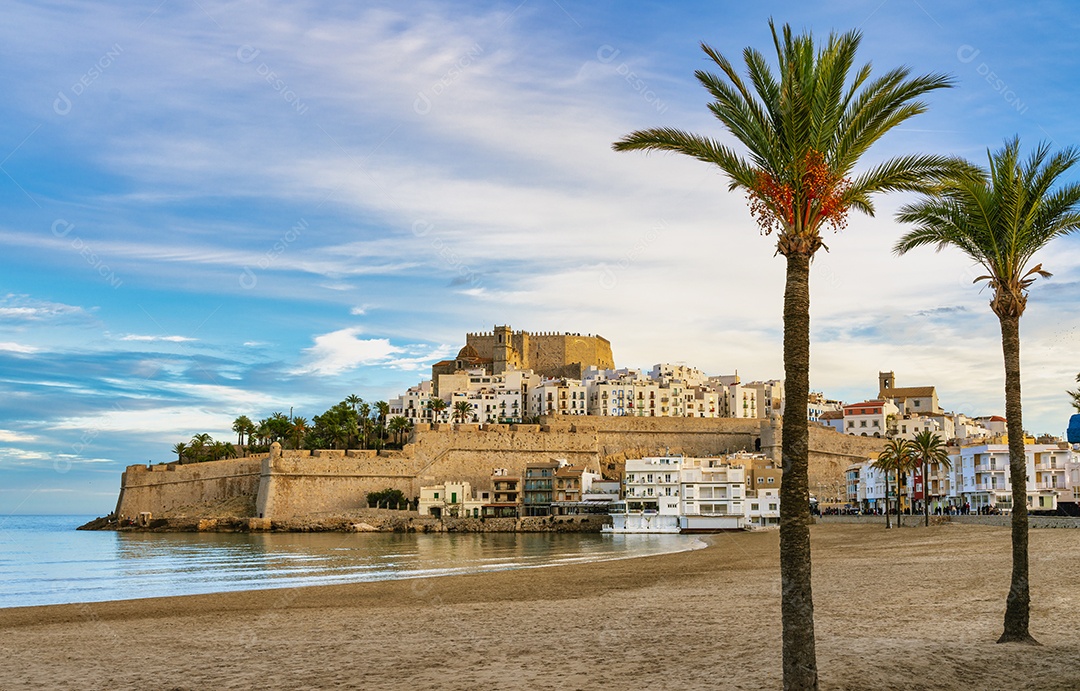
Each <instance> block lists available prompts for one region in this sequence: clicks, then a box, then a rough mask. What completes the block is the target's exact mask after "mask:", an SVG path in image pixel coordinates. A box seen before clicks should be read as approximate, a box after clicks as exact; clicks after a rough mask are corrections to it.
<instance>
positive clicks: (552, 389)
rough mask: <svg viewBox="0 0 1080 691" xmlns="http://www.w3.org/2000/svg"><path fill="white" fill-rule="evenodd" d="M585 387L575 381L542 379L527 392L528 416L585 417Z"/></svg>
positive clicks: (586, 404)
mask: <svg viewBox="0 0 1080 691" xmlns="http://www.w3.org/2000/svg"><path fill="white" fill-rule="evenodd" d="M587 414H588V403H587V397H586V388H585V385H584V384H583V383H582V382H581V381H579V380H577V379H544V380H542V381H541V382H540V383H539V384H538V385H537V386H535V387H534V388H533V389H532V391H530V392H529V415H530V416H531V417H536V416H540V415H587Z"/></svg>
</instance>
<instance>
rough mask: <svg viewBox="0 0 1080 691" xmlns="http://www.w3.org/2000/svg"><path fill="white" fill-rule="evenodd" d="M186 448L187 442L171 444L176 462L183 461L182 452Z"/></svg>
mask: <svg viewBox="0 0 1080 691" xmlns="http://www.w3.org/2000/svg"><path fill="white" fill-rule="evenodd" d="M187 450H188V447H187V444H185V443H184V442H178V443H176V444H173V447H172V452H173V453H174V454H176V461H177V463H183V462H184V453H185V452H187Z"/></svg>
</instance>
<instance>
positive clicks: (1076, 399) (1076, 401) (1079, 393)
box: [1068, 374, 1080, 413]
mask: <svg viewBox="0 0 1080 691" xmlns="http://www.w3.org/2000/svg"><path fill="white" fill-rule="evenodd" d="M1076 381H1077V382H1080V374H1078V375H1076ZM1068 394H1069V396H1071V397H1072V405H1073V408H1076V412H1078V413H1080V388H1078V389H1077V390H1076V391H1069V392H1068Z"/></svg>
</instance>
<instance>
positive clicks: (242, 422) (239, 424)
mask: <svg viewBox="0 0 1080 691" xmlns="http://www.w3.org/2000/svg"><path fill="white" fill-rule="evenodd" d="M251 426H252V425H251V419H250V418H249V417H248V416H247V415H241V416H240V417H238V418H236V419H235V420H233V423H232V431H233V432H236V443H237V444H239V445H240V446H243V445H244V435H245V434H246V433H247V431H248V430H249V429H250V428H251Z"/></svg>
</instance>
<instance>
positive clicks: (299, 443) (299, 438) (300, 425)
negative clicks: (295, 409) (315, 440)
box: [292, 417, 310, 449]
mask: <svg viewBox="0 0 1080 691" xmlns="http://www.w3.org/2000/svg"><path fill="white" fill-rule="evenodd" d="M292 426H293V439H294V440H296V448H298V449H302V448H304V435H305V434H306V433H307V431H308V430H309V429H310V426H309V425H308V421H307V418H304V417H294V418H293V420H292Z"/></svg>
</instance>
